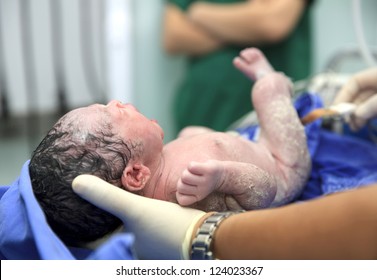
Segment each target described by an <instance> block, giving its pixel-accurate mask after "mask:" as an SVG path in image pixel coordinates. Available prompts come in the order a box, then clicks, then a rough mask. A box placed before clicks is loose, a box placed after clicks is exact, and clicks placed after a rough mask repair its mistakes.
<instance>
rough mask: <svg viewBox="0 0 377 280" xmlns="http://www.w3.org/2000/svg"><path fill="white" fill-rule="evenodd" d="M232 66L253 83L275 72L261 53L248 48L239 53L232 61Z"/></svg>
mask: <svg viewBox="0 0 377 280" xmlns="http://www.w3.org/2000/svg"><path fill="white" fill-rule="evenodd" d="M233 64H234V66H235V67H236V68H237V69H238V70H240V71H241V72H242V73H244V74H245V75H246V76H247V77H248V78H250V79H252V80H254V81H255V80H258V79H260V78H261V77H263V76H264V75H266V74H268V73H271V72H274V71H275V70H274V68H272V66H271V64H270V63H269V62H268V60H267V58H266V57H265V56H264V55H263V53H262V52H261V51H260V50H259V49H256V48H248V49H244V50H243V51H241V53H240V55H239V56H238V57H236V58H235V59H234V60H233Z"/></svg>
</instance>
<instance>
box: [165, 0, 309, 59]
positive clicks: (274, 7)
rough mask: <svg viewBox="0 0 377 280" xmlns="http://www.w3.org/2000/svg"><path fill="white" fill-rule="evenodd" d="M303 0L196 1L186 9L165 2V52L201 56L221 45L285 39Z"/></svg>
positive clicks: (297, 18)
mask: <svg viewBox="0 0 377 280" xmlns="http://www.w3.org/2000/svg"><path fill="white" fill-rule="evenodd" d="M305 5H306V3H305V1H304V0H271V1H264V0H252V1H251V0H249V1H244V2H240V3H233V4H219V3H208V2H203V1H198V2H195V3H193V4H192V5H191V6H190V8H189V9H188V11H187V12H183V11H182V10H180V9H179V8H178V7H176V6H175V5H172V4H168V5H167V6H166V9H165V17H164V25H163V28H164V30H163V41H164V43H163V44H164V48H165V49H166V51H167V52H169V53H182V54H188V55H203V54H206V53H209V52H212V51H214V50H216V49H219V48H221V47H222V46H224V45H230V44H236V45H260V44H265V43H275V42H277V41H280V40H282V39H283V38H285V37H286V36H287V35H288V34H289V33H290V32H291V31H292V30H293V29H294V28H295V26H296V25H297V22H298V20H299V19H300V17H301V15H302V14H303V12H304V10H305Z"/></svg>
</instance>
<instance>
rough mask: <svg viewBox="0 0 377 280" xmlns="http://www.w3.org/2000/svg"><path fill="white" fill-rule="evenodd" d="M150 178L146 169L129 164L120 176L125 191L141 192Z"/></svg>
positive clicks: (142, 166)
mask: <svg viewBox="0 0 377 280" xmlns="http://www.w3.org/2000/svg"><path fill="white" fill-rule="evenodd" d="M150 176H151V171H150V170H149V168H148V167H146V166H145V165H143V164H141V163H131V162H129V163H128V164H127V166H126V168H125V169H124V170H123V174H122V185H123V186H124V187H125V189H126V190H127V191H130V192H137V191H141V190H142V189H143V188H144V187H145V184H146V183H147V182H148V180H149V178H150Z"/></svg>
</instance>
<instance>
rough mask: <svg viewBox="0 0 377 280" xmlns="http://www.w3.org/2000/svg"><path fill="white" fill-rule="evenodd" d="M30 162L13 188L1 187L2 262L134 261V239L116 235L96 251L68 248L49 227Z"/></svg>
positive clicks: (0, 234) (0, 227)
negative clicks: (41, 260)
mask: <svg viewBox="0 0 377 280" xmlns="http://www.w3.org/2000/svg"><path fill="white" fill-rule="evenodd" d="M28 167H29V161H27V162H26V163H25V164H24V166H23V168H22V170H21V174H20V177H19V178H18V179H17V180H16V181H14V182H13V183H12V185H11V186H1V187H0V196H1V198H0V258H1V259H17V260H20V259H27V260H32V259H50V260H53V259H57V260H73V259H105V260H115V259H133V255H132V251H131V248H132V244H133V236H132V235H130V234H127V233H122V234H118V235H115V236H114V237H112V238H111V239H110V240H108V241H107V242H105V243H104V244H103V245H102V246H101V247H99V248H98V249H97V250H95V251H91V250H88V249H80V248H68V247H67V246H65V245H64V243H63V242H62V241H61V240H60V239H59V238H58V237H57V236H56V235H55V233H54V232H53V231H52V230H51V228H50V227H49V226H48V224H47V221H46V218H45V216H44V213H43V211H42V209H41V208H40V206H39V204H38V202H37V201H36V199H35V197H34V194H33V191H32V188H31V182H30V177H29V168H28Z"/></svg>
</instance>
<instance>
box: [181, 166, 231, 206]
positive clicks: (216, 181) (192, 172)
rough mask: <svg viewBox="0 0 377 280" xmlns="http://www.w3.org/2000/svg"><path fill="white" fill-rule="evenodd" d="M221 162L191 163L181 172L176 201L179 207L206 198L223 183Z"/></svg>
mask: <svg viewBox="0 0 377 280" xmlns="http://www.w3.org/2000/svg"><path fill="white" fill-rule="evenodd" d="M223 169H224V168H223V165H222V164H221V161H217V160H208V161H206V162H195V161H192V162H190V164H189V165H188V167H187V168H186V169H185V170H184V171H183V173H182V176H181V178H180V179H179V181H178V184H177V194H176V196H177V200H178V203H179V204H180V205H183V206H187V205H191V204H193V203H195V202H198V201H200V200H202V199H204V198H205V197H207V196H208V195H209V194H210V193H211V192H213V191H214V190H216V189H218V188H220V187H221V185H222V184H223V183H224V178H223V177H224V172H223Z"/></svg>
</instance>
